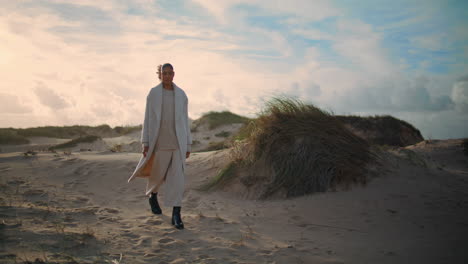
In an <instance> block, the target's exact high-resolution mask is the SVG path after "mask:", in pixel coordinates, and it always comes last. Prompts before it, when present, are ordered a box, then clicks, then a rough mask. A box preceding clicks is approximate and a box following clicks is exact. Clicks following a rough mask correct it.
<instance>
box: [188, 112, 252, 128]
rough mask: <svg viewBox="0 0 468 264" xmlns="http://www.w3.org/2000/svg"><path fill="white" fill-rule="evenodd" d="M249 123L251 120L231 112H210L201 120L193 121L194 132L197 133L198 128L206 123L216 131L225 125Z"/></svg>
mask: <svg viewBox="0 0 468 264" xmlns="http://www.w3.org/2000/svg"><path fill="white" fill-rule="evenodd" d="M248 121H249V118H247V117H244V116H240V115H237V114H234V113H232V112H230V111H223V112H215V111H210V112H208V113H206V114H204V115H203V116H202V117H200V118H199V119H197V120H195V121H193V124H192V131H197V128H198V127H199V126H201V125H202V124H205V123H207V124H208V128H209V129H214V128H217V127H220V126H223V125H230V124H239V123H247V122H248Z"/></svg>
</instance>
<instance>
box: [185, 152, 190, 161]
mask: <svg viewBox="0 0 468 264" xmlns="http://www.w3.org/2000/svg"><path fill="white" fill-rule="evenodd" d="M188 157H190V152H188V151H187V152H185V158H186V159H188Z"/></svg>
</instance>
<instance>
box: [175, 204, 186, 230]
mask: <svg viewBox="0 0 468 264" xmlns="http://www.w3.org/2000/svg"><path fill="white" fill-rule="evenodd" d="M172 225H174V226H175V227H176V228H177V229H184V223H183V222H182V218H181V217H180V206H174V208H173V209H172Z"/></svg>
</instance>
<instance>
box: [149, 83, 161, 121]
mask: <svg viewBox="0 0 468 264" xmlns="http://www.w3.org/2000/svg"><path fill="white" fill-rule="evenodd" d="M154 89H155V91H154V93H153V97H152V98H151V101H152V106H153V107H152V108H153V111H154V112H155V113H156V116H157V118H158V120H161V111H162V89H163V88H162V83H160V84H158V85H156V87H154Z"/></svg>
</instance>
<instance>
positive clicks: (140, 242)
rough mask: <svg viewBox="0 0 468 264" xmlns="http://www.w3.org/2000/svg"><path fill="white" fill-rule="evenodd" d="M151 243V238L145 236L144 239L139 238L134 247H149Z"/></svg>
mask: <svg viewBox="0 0 468 264" xmlns="http://www.w3.org/2000/svg"><path fill="white" fill-rule="evenodd" d="M152 243H153V238H152V237H148V236H145V237H141V238H140V239H139V240H138V242H137V244H136V246H137V247H141V246H143V247H149V246H151V244H152Z"/></svg>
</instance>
